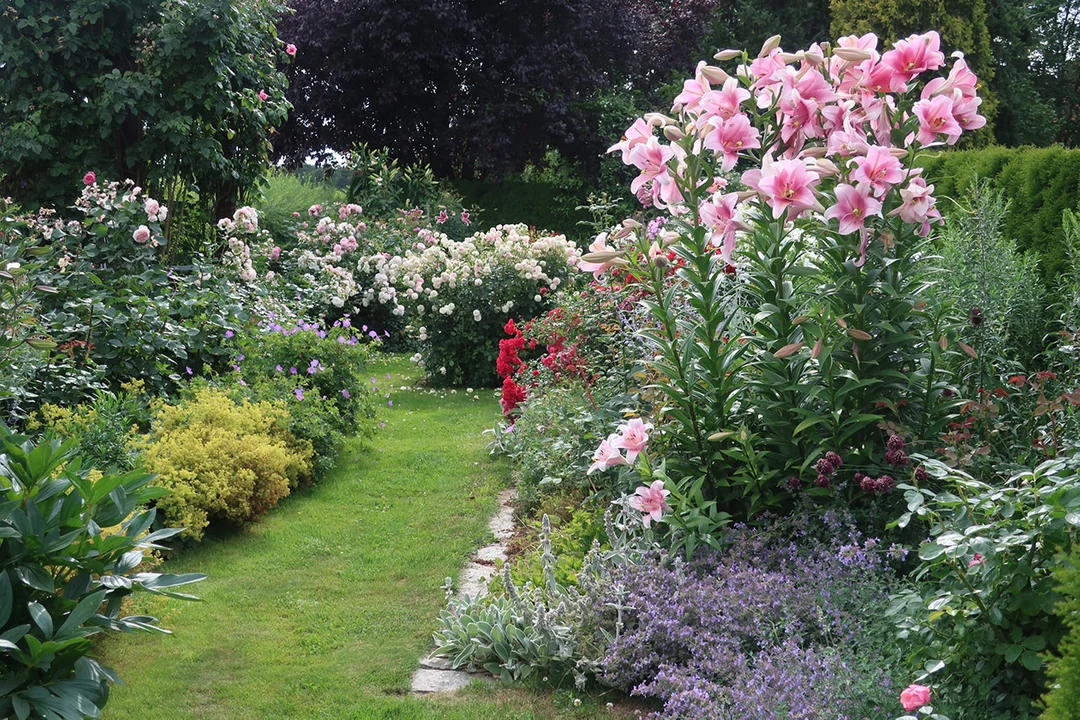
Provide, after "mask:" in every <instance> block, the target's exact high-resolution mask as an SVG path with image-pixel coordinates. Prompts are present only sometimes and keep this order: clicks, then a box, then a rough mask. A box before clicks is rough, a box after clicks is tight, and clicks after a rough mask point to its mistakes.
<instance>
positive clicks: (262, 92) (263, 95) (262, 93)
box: [259, 90, 270, 102]
mask: <svg viewBox="0 0 1080 720" xmlns="http://www.w3.org/2000/svg"><path fill="white" fill-rule="evenodd" d="M268 97H270V96H269V95H267V94H266V91H265V90H260V91H259V99H260V100H262V101H263V102H266V99H267V98H268Z"/></svg>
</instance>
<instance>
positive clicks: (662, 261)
mask: <svg viewBox="0 0 1080 720" xmlns="http://www.w3.org/2000/svg"><path fill="white" fill-rule="evenodd" d="M652 261H653V265H655V266H656V267H658V268H666V267H667V266H668V259H667V255H653V258H652Z"/></svg>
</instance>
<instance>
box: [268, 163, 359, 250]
mask: <svg viewBox="0 0 1080 720" xmlns="http://www.w3.org/2000/svg"><path fill="white" fill-rule="evenodd" d="M340 200H341V192H340V191H338V190H337V189H336V188H334V187H332V186H331V185H328V184H325V183H319V182H315V181H312V180H309V179H305V178H302V177H300V176H299V175H297V174H296V173H291V172H287V171H275V172H272V173H271V174H270V176H269V177H268V178H267V179H266V183H265V184H264V185H263V186H262V187H261V188H259V195H258V197H257V198H256V199H255V208H256V209H257V210H258V211H259V223H260V224H261V225H262V227H263V228H265V229H266V230H268V231H269V232H270V235H271V236H272V237H273V239H274V242H275V244H277V245H286V244H287V243H288V241H289V239H290V238H291V237H293V236H295V234H296V225H297V224H299V222H300V221H299V220H298V219H297V217H298V216H300V215H301V214H302V215H304V216H306V215H307V209H308V208H309V207H311V206H312V205H323V206H326V207H329V206H330V205H332V204H333V203H335V202H339V201H340ZM294 213H295V214H296V215H294Z"/></svg>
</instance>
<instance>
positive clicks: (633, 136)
mask: <svg viewBox="0 0 1080 720" xmlns="http://www.w3.org/2000/svg"><path fill="white" fill-rule="evenodd" d="M652 136H653V133H652V126H650V125H649V124H648V123H647V122H645V121H644V120H643V119H642V118H638V119H637V120H635V121H634V124H633V125H631V126H630V127H629V128H627V130H626V132H625V133H624V134H623V136H622V140H620V141H619V142H617V143H615V144H614V145H612V146H611V147H609V148H608V149H607V151H608V152H615V151H616V150H619V151H621V152H622V159H623V162H624V163H625V164H627V165H630V164H631V162H630V151H631V150H633V149H634V148H635V147H636V146H638V145H641V144H643V143H645V142H646V141H648V139H649V138H651V137H652Z"/></svg>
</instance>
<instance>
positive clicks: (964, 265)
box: [940, 180, 1050, 397]
mask: <svg viewBox="0 0 1080 720" xmlns="http://www.w3.org/2000/svg"><path fill="white" fill-rule="evenodd" d="M967 201H968V203H969V204H965V205H960V206H958V207H957V208H956V209H955V210H954V211H952V212H951V213H950V214H949V217H948V222H947V223H946V224H945V226H944V229H943V231H942V233H941V235H940V238H941V240H940V243H941V251H940V252H941V257H942V261H941V265H942V269H943V271H944V272H942V273H941V275H940V286H941V287H942V289H943V290H944V293H945V296H946V297H948V298H949V299H950V300H951V301H952V302H953V303H955V309H956V312H957V314H959V315H962V316H967V317H968V318H969V322H968V323H967V324H966V326H965V328H964V330H963V331H962V332H961V339H963V340H964V341H965V342H966V343H967V344H969V345H970V346H972V347H973V348H975V350H976V351H977V353H978V357H977V358H973V359H971V361H970V362H968V363H966V365H967V366H968V368H977V369H976V370H972V371H969V372H968V373H964V374H965V375H967V376H969V377H970V385H969V386H968V388H970V390H972V391H973V390H974V388H976V387H986V386H988V385H990V384H991V383H990V382H988V379H989V378H988V374H993V372H992V371H993V367H994V365H996V366H997V367H999V368H1000V369H1002V370H1004V369H1005V363H1007V362H1009V361H1013V362H1019V363H1020V364H1021V366H1023V367H1031V366H1032V361H1033V360H1034V358H1035V356H1036V355H1038V354H1040V353H1041V352H1042V351H1043V347H1044V344H1043V338H1044V337H1045V336H1046V333H1047V331H1048V329H1049V325H1050V318H1049V317H1047V314H1046V310H1047V305H1048V300H1047V297H1046V289H1045V287H1044V286H1043V283H1042V273H1041V271H1040V270H1039V263H1038V260H1037V259H1036V258H1035V257H1034V256H1033V255H1031V254H1028V255H1020V254H1019V253H1018V252H1017V251H1016V242H1015V241H1014V240H1013V239H1012V238H1009V237H1006V236H1005V235H1004V233H1003V224H1004V219H1005V216H1006V215H1007V213H1008V203H1007V202H1006V201H1005V200H1004V193H1003V192H1002V191H1001V190H1000V189H998V190H992V189H990V187H989V185H988V183H987V182H986V181H985V180H983V181H977V182H975V183H974V184H973V185H972V186H971V189H970V190H969V192H968V196H967ZM1002 361H1004V363H1003V362H1002ZM964 379H967V378H964ZM965 395H966V396H968V397H970V396H972V395H974V393H973V392H970V391H969V392H966V393H965Z"/></svg>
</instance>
